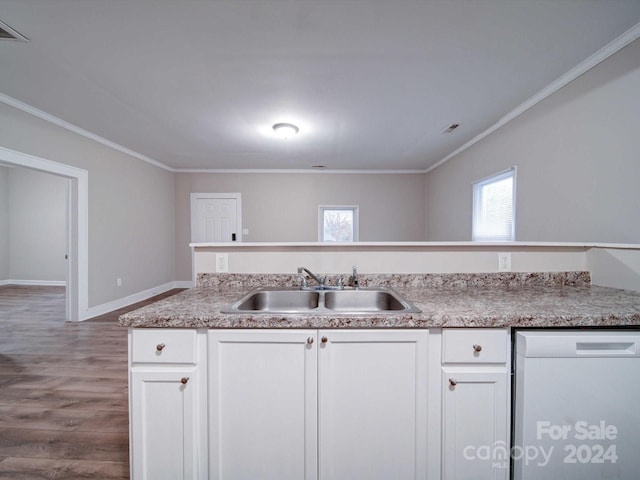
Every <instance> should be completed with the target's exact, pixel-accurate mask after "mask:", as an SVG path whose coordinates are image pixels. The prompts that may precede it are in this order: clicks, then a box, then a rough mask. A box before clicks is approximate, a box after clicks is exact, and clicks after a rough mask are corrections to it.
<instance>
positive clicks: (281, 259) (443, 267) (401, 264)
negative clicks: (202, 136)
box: [194, 244, 588, 278]
mask: <svg viewBox="0 0 640 480" xmlns="http://www.w3.org/2000/svg"><path fill="white" fill-rule="evenodd" d="M587 250H588V249H587V248H586V247H582V246H575V247H566V246H560V245H555V246H547V247H531V246H513V245H505V246H500V247H496V246H485V245H483V244H473V245H466V246H464V245H445V244H440V245H433V244H432V245H429V244H423V245H421V246H416V245H413V246H409V245H407V246H403V245H400V244H396V245H388V246H380V245H379V246H366V245H357V246H355V245H354V246H341V245H333V246H326V247H324V246H313V245H310V246H288V247H286V248H283V247H277V246H270V245H263V246H257V245H254V246H246V247H243V246H231V247H227V248H225V247H197V248H196V253H195V261H194V264H195V271H196V274H197V273H212V272H215V271H216V269H215V266H216V261H215V254H216V253H220V252H223V253H227V254H228V267H229V272H231V273H289V274H294V273H295V272H296V271H297V267H299V266H304V267H307V268H309V269H310V270H311V271H313V272H316V273H319V274H344V276H345V278H347V277H348V276H349V275H350V274H351V272H352V266H353V265H357V266H358V272H360V273H363V274H364V273H495V272H497V271H498V253H499V252H510V253H511V266H512V271H514V272H565V271H585V270H588V266H587Z"/></svg>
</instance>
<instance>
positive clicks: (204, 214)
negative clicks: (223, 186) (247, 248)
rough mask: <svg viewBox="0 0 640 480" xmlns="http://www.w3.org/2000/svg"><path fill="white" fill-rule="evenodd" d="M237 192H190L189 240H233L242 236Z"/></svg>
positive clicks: (237, 239) (238, 239)
mask: <svg viewBox="0 0 640 480" xmlns="http://www.w3.org/2000/svg"><path fill="white" fill-rule="evenodd" d="M240 212H241V209H240V194H239V193H226V194H216V193H208V194H205V193H192V194H191V241H192V242H194V243H195V242H197V243H200V242H234V241H240V240H241V238H242V235H241V233H242V231H241V217H240V215H241V214H240Z"/></svg>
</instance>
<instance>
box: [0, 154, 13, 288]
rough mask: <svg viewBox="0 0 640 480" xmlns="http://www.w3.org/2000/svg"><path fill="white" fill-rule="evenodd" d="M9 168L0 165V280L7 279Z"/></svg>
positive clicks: (8, 272) (8, 275)
mask: <svg viewBox="0 0 640 480" xmlns="http://www.w3.org/2000/svg"><path fill="white" fill-rule="evenodd" d="M8 176H9V169H8V168H6V167H2V166H0V282H2V281H3V280H8V279H9V278H11V277H10V271H9V184H8Z"/></svg>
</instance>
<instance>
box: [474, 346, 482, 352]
mask: <svg viewBox="0 0 640 480" xmlns="http://www.w3.org/2000/svg"><path fill="white" fill-rule="evenodd" d="M473 351H474V352H476V353H480V352H481V351H482V345H478V344H474V345H473Z"/></svg>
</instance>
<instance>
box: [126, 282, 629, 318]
mask: <svg viewBox="0 0 640 480" xmlns="http://www.w3.org/2000/svg"><path fill="white" fill-rule="evenodd" d="M360 282H361V285H363V286H366V285H370V286H389V287H392V288H394V289H395V290H397V291H398V292H399V293H400V294H402V296H404V297H405V298H406V299H407V300H409V301H410V302H412V303H413V304H414V305H415V306H416V307H418V308H419V309H420V310H422V312H421V313H411V314H379V313H367V314H361V315H345V314H331V315H314V314H287V315H282V314H268V313H257V314H225V313H221V309H223V308H224V307H225V306H228V305H229V304H231V303H233V302H234V301H235V300H237V299H238V298H240V296H242V295H243V294H244V293H246V292H247V291H249V290H251V289H252V288H255V287H257V286H287V285H295V276H292V275H240V274H207V275H202V276H201V277H200V278H199V286H198V287H196V288H193V289H190V290H185V291H184V292H181V293H179V294H177V295H174V296H172V297H169V298H167V299H165V300H161V301H159V302H156V303H153V304H151V305H148V306H146V307H143V308H140V309H138V310H135V311H133V312H129V313H127V314H124V315H122V316H121V317H120V325H122V326H125V327H163V328H167V327H172V328H428V327H575V326H630V325H640V293H636V292H630V291H626V290H618V289H612V288H605V287H598V286H591V285H590V278H589V274H588V272H566V273H523V274H514V273H510V274H447V275H433V274H425V275H363V276H361V279H360Z"/></svg>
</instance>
